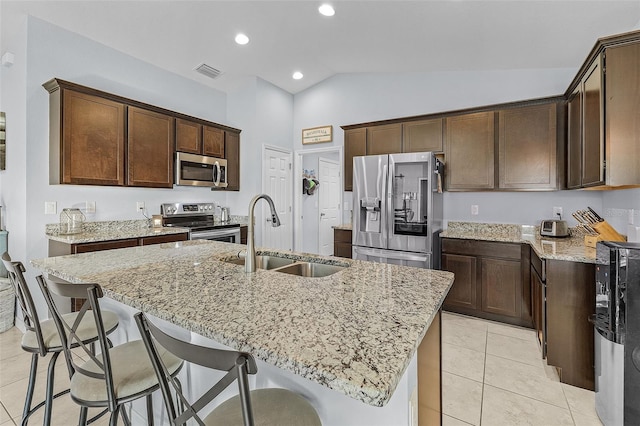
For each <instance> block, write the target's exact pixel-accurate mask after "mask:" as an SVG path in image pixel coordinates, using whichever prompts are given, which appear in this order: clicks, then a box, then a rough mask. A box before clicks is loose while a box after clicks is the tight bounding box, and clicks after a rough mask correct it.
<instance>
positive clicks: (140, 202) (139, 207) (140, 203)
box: [136, 201, 144, 212]
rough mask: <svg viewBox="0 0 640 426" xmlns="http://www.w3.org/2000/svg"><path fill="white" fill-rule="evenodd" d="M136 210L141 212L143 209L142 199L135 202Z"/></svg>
mask: <svg viewBox="0 0 640 426" xmlns="http://www.w3.org/2000/svg"><path fill="white" fill-rule="evenodd" d="M136 211H137V212H143V211H144V201H138V202H136Z"/></svg>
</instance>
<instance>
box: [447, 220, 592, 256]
mask: <svg viewBox="0 0 640 426" xmlns="http://www.w3.org/2000/svg"><path fill="white" fill-rule="evenodd" d="M571 232H572V236H571V237H568V238H550V237H541V236H540V232H539V228H538V227H537V226H529V225H511V224H497V223H475V222H449V224H448V225H447V229H446V230H445V231H442V232H441V233H440V237H441V238H456V239H464V240H481V241H497V242H506V243H527V244H529V245H530V246H531V248H532V249H533V250H534V251H535V252H536V254H537V255H538V256H540V258H541V259H552V260H567V261H571V262H580V263H595V262H596V250H595V249H593V248H589V247H586V246H585V245H584V234H583V233H580V232H577V231H576V230H575V229H571Z"/></svg>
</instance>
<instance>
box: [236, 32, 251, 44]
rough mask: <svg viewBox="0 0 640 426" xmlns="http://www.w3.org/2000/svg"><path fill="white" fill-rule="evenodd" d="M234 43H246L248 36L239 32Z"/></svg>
mask: <svg viewBox="0 0 640 426" xmlns="http://www.w3.org/2000/svg"><path fill="white" fill-rule="evenodd" d="M236 43H238V44H247V43H249V37H247V36H246V35H244V34H242V33H239V34H238V35H237V36H236Z"/></svg>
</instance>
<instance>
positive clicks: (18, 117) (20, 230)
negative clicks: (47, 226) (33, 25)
mask: <svg viewBox="0 0 640 426" xmlns="http://www.w3.org/2000/svg"><path fill="white" fill-rule="evenodd" d="M15 24H16V27H17V28H19V30H20V34H16V36H14V37H12V39H11V40H5V42H6V44H7V47H8V50H7V51H10V52H11V53H13V54H14V55H15V63H14V64H13V65H12V66H11V67H4V66H0V90H1V92H0V94H1V95H2V96H0V110H2V111H4V112H5V113H6V117H7V151H6V152H7V158H6V169H5V170H4V171H0V189H1V191H0V205H2V213H3V218H2V221H3V225H4V226H5V229H7V230H9V231H10V232H9V250H10V251H11V253H12V255H13V257H14V258H15V259H25V258H26V254H27V241H26V238H25V234H26V229H27V223H28V221H27V220H28V219H27V215H26V204H27V182H26V179H25V170H26V168H27V148H26V147H27V144H26V139H27V125H26V120H27V115H26V111H27V98H26V85H27V40H26V37H25V36H24V35H25V34H26V31H27V20H26V17H24V18H23V19H22V20H21V22H19V23H18V22H16V23H15ZM1 53H4V52H1Z"/></svg>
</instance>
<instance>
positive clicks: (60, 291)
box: [36, 275, 117, 412]
mask: <svg viewBox="0 0 640 426" xmlns="http://www.w3.org/2000/svg"><path fill="white" fill-rule="evenodd" d="M36 280H37V281H38V284H39V285H40V289H41V290H42V294H43V295H44V298H45V301H46V302H47V305H48V307H49V311H50V312H51V315H52V317H53V320H54V322H55V324H56V328H57V329H58V334H59V335H60V340H61V341H62V346H63V348H64V355H65V359H66V361H67V367H68V368H69V375H70V376H72V375H73V374H77V373H79V374H83V375H85V376H89V377H92V378H94V379H101V380H105V382H106V386H107V396H108V398H109V410H110V411H112V412H113V411H115V410H116V407H117V402H116V397H115V389H114V385H113V373H112V369H111V359H110V357H109V348H110V347H111V345H110V343H109V341H108V340H107V334H106V331H105V328H104V324H103V322H102V312H101V310H100V303H99V302H98V299H100V298H101V297H103V295H104V293H103V292H102V287H100V286H99V285H98V284H74V283H67V282H60V281H52V280H47V279H45V278H44V277H43V276H42V275H40V276H38V277H36ZM52 293H53V294H56V295H58V296H62V297H73V298H76V299H80V298H86V299H87V300H85V302H84V303H83V305H82V307H81V308H80V311H78V315H77V317H76V319H75V321H74V323H73V324H68V323H67V322H66V321H64V320H63V317H62V315H61V314H60V311H59V310H58V307H57V306H56V303H55V301H54V300H53V297H52V295H51V294H52ZM85 315H92V316H93V319H94V321H95V326H96V330H97V332H98V342H99V343H100V348H101V353H100V354H98V355H94V354H93V351H92V350H91V348H90V347H89V346H87V345H86V344H84V343H83V342H82V340H81V338H80V337H78V335H77V334H76V331H77V329H78V326H79V325H80V323H81V321H82V318H83V317H84V316H85ZM76 345H78V346H79V347H80V348H82V350H83V351H84V352H85V353H86V355H87V357H89V358H91V360H93V362H94V363H95V364H96V365H97V366H98V367H99V368H100V370H102V372H100V373H98V372H95V371H88V370H86V369H84V368H82V367H81V365H83V364H84V363H85V361H84V360H82V358H80V357H77V356H76V355H75V354H74V353H73V351H72V350H71V349H72V348H73V347H75V346H76ZM76 359H77V361H78V362H76Z"/></svg>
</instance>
